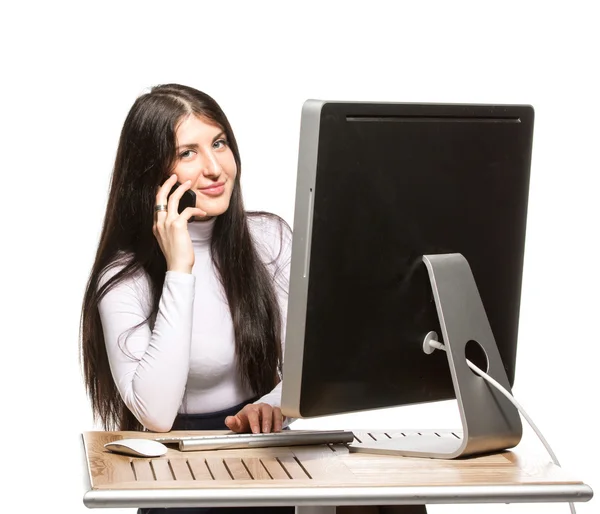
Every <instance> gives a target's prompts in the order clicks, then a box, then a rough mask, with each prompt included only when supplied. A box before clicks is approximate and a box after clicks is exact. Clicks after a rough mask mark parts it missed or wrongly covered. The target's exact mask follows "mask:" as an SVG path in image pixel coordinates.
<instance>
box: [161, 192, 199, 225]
mask: <svg viewBox="0 0 600 514" xmlns="http://www.w3.org/2000/svg"><path fill="white" fill-rule="evenodd" d="M180 185H181V184H180V183H179V182H175V185H174V186H173V187H172V188H171V191H170V192H169V196H171V195H172V194H173V193H174V192H175V190H176V189H177V188H178V187H179V186H180ZM167 198H168V197H167ZM186 207H196V193H194V192H193V191H192V190H191V189H188V190H186V191H184V193H183V196H182V197H181V198H180V199H179V207H178V208H177V212H178V213H179V214H181V213H182V212H183V210H184V209H185V208H186ZM189 221H194V216H192V217H191V218H190V220H189Z"/></svg>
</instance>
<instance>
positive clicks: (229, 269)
mask: <svg viewBox="0 0 600 514" xmlns="http://www.w3.org/2000/svg"><path fill="white" fill-rule="evenodd" d="M190 114H194V115H197V116H200V117H203V118H205V119H208V120H210V121H212V122H214V123H217V124H218V125H219V126H220V127H221V128H222V130H224V132H225V135H226V137H227V140H228V143H229V146H230V148H231V151H232V152H233V155H234V158H235V162H236V164H237V170H238V173H237V175H236V178H235V184H234V187H233V192H232V195H231V200H230V204H229V208H228V209H227V211H225V213H223V214H221V215H220V216H218V217H217V219H216V220H215V224H214V228H213V235H212V240H211V255H212V260H213V262H214V264H215V267H216V269H217V271H218V272H219V275H220V278H221V282H222V284H223V288H224V291H225V294H226V296H227V300H228V302H229V308H230V311H231V316H232V319H233V326H234V333H235V348H236V355H237V366H238V370H239V372H240V374H241V377H242V381H243V382H244V383H245V384H246V385H247V386H249V387H250V388H251V389H252V391H253V392H254V393H255V394H257V395H263V394H265V393H267V392H268V391H270V390H271V389H272V388H273V387H274V386H275V384H276V383H277V381H278V377H279V373H280V371H281V314H280V311H279V307H278V304H277V297H276V294H275V289H274V285H273V281H272V279H271V278H270V275H269V273H268V271H267V269H266V267H265V265H264V263H263V262H262V261H261V259H260V257H259V255H258V253H257V250H256V247H255V245H254V242H253V240H252V238H251V234H250V231H249V229H248V217H247V216H248V214H249V213H246V211H245V209H244V204H243V200H242V193H241V188H240V175H241V162H240V155H239V151H238V147H237V143H236V140H235V137H234V135H233V131H232V129H231V126H230V124H229V121H228V120H227V117H226V116H225V114H224V113H223V111H222V110H221V108H220V107H219V105H218V104H217V103H216V102H215V101H214V100H213V99H212V98H211V97H210V96H208V95H207V94H205V93H202V92H200V91H197V90H195V89H193V88H190V87H187V86H181V85H178V84H167V85H161V86H156V87H154V88H152V89H151V91H150V92H149V93H147V94H144V95H142V96H140V97H139V98H138V99H137V100H136V101H135V103H134V104H133V106H132V108H131V110H130V111H129V114H128V115H127V118H126V120H125V123H124V125H123V129H122V131H121V136H120V140H119V146H118V150H117V155H116V159H115V165H114V170H113V174H112V179H111V183H110V192H109V197H108V203H107V207H106V213H105V216H104V224H103V227H102V232H101V235H100V242H99V245H98V250H97V253H96V258H95V261H94V265H93V267H92V271H91V273H90V277H89V280H88V283H87V287H86V291H85V295H84V300H83V307H82V315H81V357H82V360H83V374H84V380H85V385H86V389H87V392H88V395H89V397H90V399H91V403H92V410H93V413H94V418H95V419H96V420H97V419H100V420H101V421H102V424H103V425H104V427H105V429H107V430H111V429H117V430H139V429H141V428H142V426H141V424H140V423H139V421H138V420H137V419H136V418H135V417H134V416H133V414H132V413H131V412H130V411H129V409H128V408H127V407H126V406H125V404H124V402H123V400H122V398H121V396H120V394H119V392H118V390H117V387H116V385H115V383H114V381H113V378H112V375H111V371H110V366H109V362H108V356H107V352H106V346H105V342H104V335H103V330H102V324H101V321H100V315H99V312H98V303H99V302H100V300H101V299H102V298H103V296H104V295H105V294H106V293H107V292H108V291H109V290H110V289H112V288H113V287H115V286H116V285H117V284H119V283H120V282H122V281H124V280H126V279H127V278H129V277H131V276H132V275H134V274H136V273H138V272H140V271H143V272H145V273H146V274H147V276H148V278H149V280H150V284H151V295H152V298H151V300H152V306H153V307H152V312H151V314H150V316H148V318H147V319H146V320H145V323H148V322H151V320H153V319H155V317H156V313H157V311H158V305H159V300H160V296H161V292H162V288H163V283H164V280H165V273H166V269H167V266H166V261H165V258H164V256H163V254H162V252H161V250H160V247H159V246H158V242H157V240H156V238H155V237H154V235H153V233H152V224H153V209H154V204H155V198H156V190H157V187H158V186H159V185H160V184H162V183H163V182H164V181H165V180H166V178H167V177H168V173H169V171H170V170H171V169H172V166H173V164H174V162H175V158H176V151H175V148H176V130H177V126H178V124H179V123H180V122H181V121H182V120H183V119H184V118H185V117H186V116H188V115H190ZM261 214H264V213H261ZM115 265H120V266H121V269H119V271H118V272H117V273H116V274H114V276H112V277H111V278H110V279H109V280H108V281H106V283H104V284H102V285H101V286H100V284H101V281H100V278H101V276H102V273H103V272H104V271H106V270H108V269H110V268H111V267H113V266H115ZM132 328H133V327H132Z"/></svg>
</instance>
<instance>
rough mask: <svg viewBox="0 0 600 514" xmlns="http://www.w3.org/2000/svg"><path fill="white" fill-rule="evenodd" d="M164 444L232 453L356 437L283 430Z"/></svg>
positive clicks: (347, 433) (170, 439)
mask: <svg viewBox="0 0 600 514" xmlns="http://www.w3.org/2000/svg"><path fill="white" fill-rule="evenodd" d="M154 440H155V441H159V442H161V443H163V444H170V443H173V444H177V445H178V446H179V451H182V452H189V451H198V450H232V449H237V448H268V447H271V446H301V445H310V444H335V443H351V442H352V441H353V440H354V434H353V433H352V432H350V431H347V430H282V431H281V432H270V433H260V434H218V435H197V436H196V435H194V436H181V437H157V438H155V439H154Z"/></svg>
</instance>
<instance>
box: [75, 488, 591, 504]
mask: <svg viewBox="0 0 600 514" xmlns="http://www.w3.org/2000/svg"><path fill="white" fill-rule="evenodd" d="M592 496H593V492H592V489H591V488H590V487H589V486H587V485H585V484H573V485H555V486H548V485H520V486H514V485H511V486H497V485H490V486H440V487H382V486H357V487H351V488H350V487H303V488H298V487H296V488H272V489H269V488H260V489H250V488H248V489H245V488H243V487H239V488H225V489H224V488H198V489H143V490H141V489H137V490H131V489H129V490H127V489H123V490H115V489H112V490H110V489H109V490H106V489H103V490H98V489H96V490H89V491H88V492H86V493H85V495H84V498H83V503H84V504H85V505H86V506H87V507H90V508H108V507H125V508H127V507H224V506H232V507H242V506H244V507H245V506H248V507H250V506H264V507H267V506H283V505H295V506H308V505H323V506H325V505H422V504H453V503H550V502H585V501H588V500H590V499H591V498H592Z"/></svg>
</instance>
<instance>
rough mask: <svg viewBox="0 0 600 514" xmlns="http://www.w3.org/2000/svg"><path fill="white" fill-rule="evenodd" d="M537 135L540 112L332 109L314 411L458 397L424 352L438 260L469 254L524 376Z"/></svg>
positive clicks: (325, 115) (314, 323)
mask: <svg viewBox="0 0 600 514" xmlns="http://www.w3.org/2000/svg"><path fill="white" fill-rule="evenodd" d="M532 131H533V109H532V108H531V107H529V106H482V105H479V106H476V105H433V104H429V105H418V104H363V103H324V104H323V105H322V107H321V111H320V119H319V128H318V131H315V132H314V138H316V139H317V141H316V145H317V153H316V155H317V157H316V170H315V172H314V188H313V187H311V189H314V191H311V192H310V193H311V195H312V213H311V214H312V225H311V233H310V235H306V238H308V239H310V254H309V255H310V257H309V261H308V262H309V273H308V278H307V280H308V284H307V292H306V293H305V294H306V306H305V309H306V316H305V319H304V320H303V321H304V323H305V326H304V337H303V357H302V372H301V374H302V386H301V395H300V411H301V413H302V415H303V416H319V415H326V414H332V413H336V412H350V411H356V410H363V409H373V408H380V407H387V406H393V405H403V404H412V403H421V402H427V401H434V400H444V399H450V398H453V397H454V392H453V387H452V383H451V376H450V372H449V368H448V361H447V357H446V355H445V354H444V352H435V353H434V354H432V355H426V354H425V353H424V352H423V349H422V343H423V339H424V337H425V335H426V334H427V333H428V332H429V331H431V330H435V331H436V332H437V333H438V334H440V328H439V321H438V317H437V313H436V309H435V303H434V300H433V295H432V291H431V285H430V283H429V279H428V276H427V270H426V268H425V265H424V264H423V262H422V256H423V255H427V254H440V253H461V254H463V255H464V256H465V258H466V259H467V261H468V262H469V264H470V266H471V269H472V272H473V275H474V278H475V280H476V283H477V286H478V289H479V292H480V295H481V299H482V301H483V305H484V307H485V309H486V312H487V315H488V319H489V323H490V325H491V328H492V331H493V333H494V336H495V339H496V344H497V346H498V349H499V352H500V355H501V357H502V360H503V364H504V367H505V369H506V373H507V375H508V378H509V380H510V382H511V384H512V383H513V380H514V375H515V358H516V342H517V331H518V318H519V305H520V292H521V276H522V267H523V250H524V242H525V227H526V211H527V198H528V185H529V167H530V158H531V144H532ZM304 137H306V135H305V136H304ZM301 151H303V148H302V142H301ZM297 195H299V196H298V198H300V197H302V194H301V192H300V194H299V193H298V192H297ZM297 236H298V234H295V236H294V238H295V240H294V244H298V245H300V244H301V243H300V242H298V243H297V242H296V237H297ZM301 239H302V237H301ZM298 262H299V261H298ZM298 268H299V266H298V265H297V266H296V269H294V262H293V264H292V275H294V274H295V273H299V272H300V270H299V269H298ZM292 286H293V283H292ZM290 295H294V291H293V288H292V290H291V291H290ZM290 300H292V298H290ZM290 330H294V326H288V333H289V331H290ZM293 365H294V364H293V363H291V364H290V366H293ZM284 387H285V375H284Z"/></svg>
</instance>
